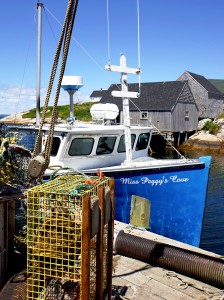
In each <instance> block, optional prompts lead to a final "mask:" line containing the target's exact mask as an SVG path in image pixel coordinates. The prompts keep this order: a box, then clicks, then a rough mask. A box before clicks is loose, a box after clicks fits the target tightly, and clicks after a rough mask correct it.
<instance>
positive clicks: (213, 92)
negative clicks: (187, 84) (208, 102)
mask: <svg viewBox="0 0 224 300" xmlns="http://www.w3.org/2000/svg"><path fill="white" fill-rule="evenodd" d="M186 72H188V73H189V74H190V75H191V76H192V77H193V78H194V79H195V80H196V81H197V82H198V83H199V84H200V85H201V86H203V87H204V88H205V89H206V91H208V94H209V96H211V97H214V98H217V97H218V98H219V97H220V96H221V95H222V92H221V91H220V90H218V89H217V87H216V86H215V85H213V84H212V83H211V82H210V81H209V80H208V79H206V78H205V77H204V76H202V75H198V74H195V73H192V72H189V71H186Z"/></svg>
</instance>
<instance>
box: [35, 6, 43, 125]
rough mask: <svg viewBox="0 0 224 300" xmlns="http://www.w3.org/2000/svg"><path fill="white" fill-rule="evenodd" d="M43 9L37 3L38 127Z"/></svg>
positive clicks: (37, 122)
mask: <svg viewBox="0 0 224 300" xmlns="http://www.w3.org/2000/svg"><path fill="white" fill-rule="evenodd" d="M42 8H43V3H39V2H38V3H37V10H38V28H37V33H38V34H37V82H36V126H40V78H41V37H42Z"/></svg>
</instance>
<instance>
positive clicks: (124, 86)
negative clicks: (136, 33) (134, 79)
mask: <svg viewBox="0 0 224 300" xmlns="http://www.w3.org/2000/svg"><path fill="white" fill-rule="evenodd" d="M106 70H108V71H113V72H119V73H121V91H112V93H111V95H112V96H113V97H121V98H122V102H123V118H124V126H125V148H126V160H125V162H130V161H131V160H132V148H131V130H130V126H131V124H130V115H129V98H138V97H139V93H137V92H129V91H128V81H127V74H136V75H138V74H139V73H140V69H134V68H127V64H126V57H125V55H124V54H123V53H121V56H120V66H113V65H106Z"/></svg>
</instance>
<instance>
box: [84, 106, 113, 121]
mask: <svg viewBox="0 0 224 300" xmlns="http://www.w3.org/2000/svg"><path fill="white" fill-rule="evenodd" d="M90 113H91V116H92V118H93V119H107V120H114V119H116V118H117V116H118V114H119V109H118V107H117V105H116V104H112V103H96V104H93V106H92V107H91V108H90Z"/></svg>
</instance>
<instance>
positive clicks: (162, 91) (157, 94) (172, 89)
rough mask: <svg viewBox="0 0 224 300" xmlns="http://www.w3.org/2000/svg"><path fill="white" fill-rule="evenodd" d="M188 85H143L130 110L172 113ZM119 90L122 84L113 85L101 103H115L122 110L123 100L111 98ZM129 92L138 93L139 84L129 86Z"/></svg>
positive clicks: (184, 83)
mask: <svg viewBox="0 0 224 300" xmlns="http://www.w3.org/2000/svg"><path fill="white" fill-rule="evenodd" d="M186 85H188V83H187V81H166V82H145V83H141V90H140V97H139V98H137V99H130V102H129V106H130V110H137V109H140V110H147V111H171V110H172V108H173V107H174V105H175V104H176V102H177V100H178V99H179V98H180V96H181V94H182V91H183V89H184V87H185V86H186ZM119 90H121V85H120V84H112V85H111V86H110V87H109V89H108V90H107V91H106V93H105V95H104V96H103V97H102V99H101V100H100V103H114V104H116V105H117V106H118V108H119V110H122V99H121V98H115V97H113V96H111V92H112V91H119ZM128 90H129V91H130V92H138V91H139V84H138V83H130V84H128ZM191 97H192V98H191V99H189V102H194V98H193V96H192V95H191ZM185 101H186V100H185ZM133 103H134V104H135V105H134V104H133ZM194 103H195V102H194Z"/></svg>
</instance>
